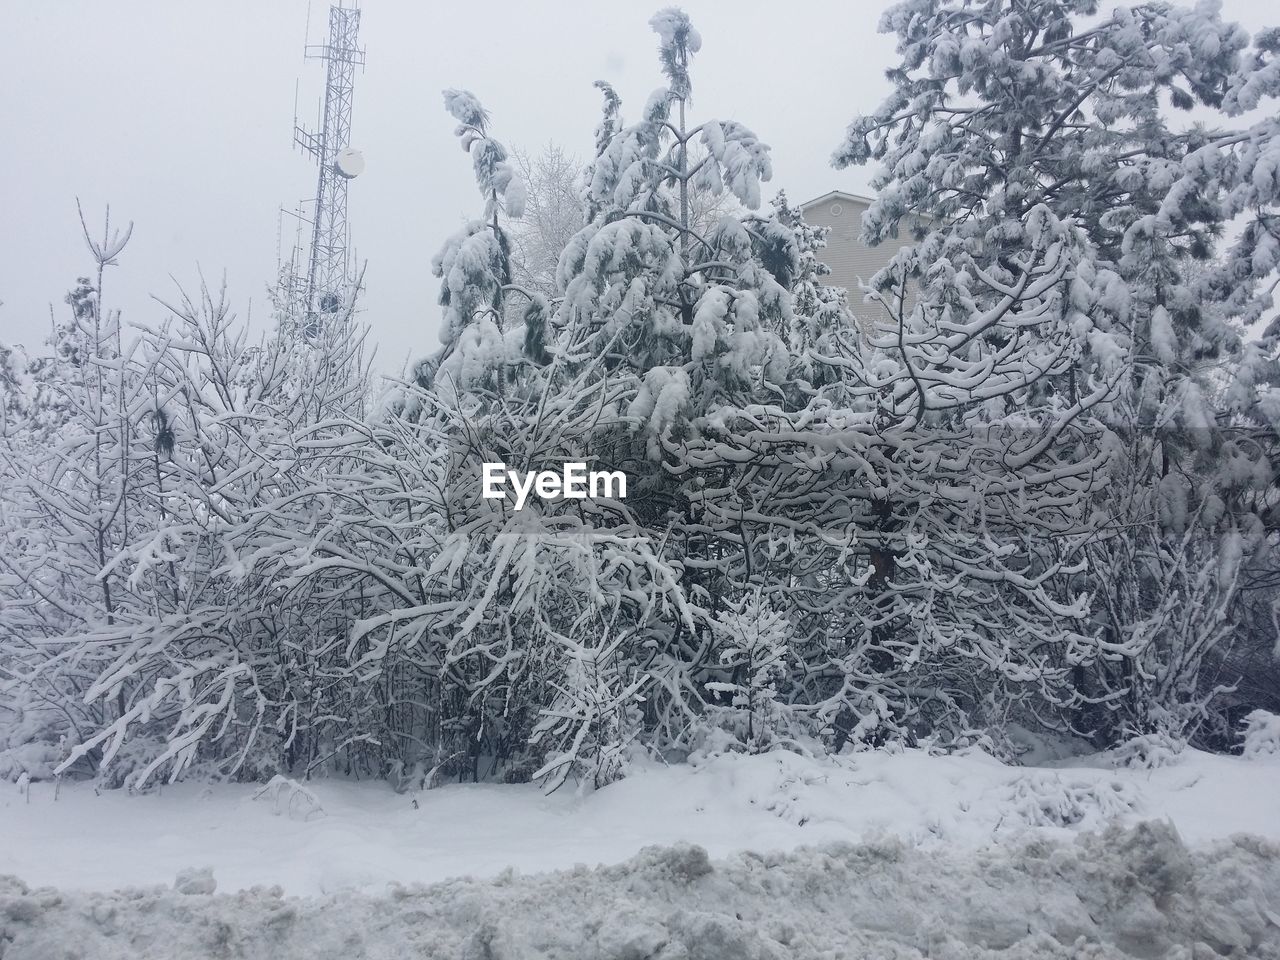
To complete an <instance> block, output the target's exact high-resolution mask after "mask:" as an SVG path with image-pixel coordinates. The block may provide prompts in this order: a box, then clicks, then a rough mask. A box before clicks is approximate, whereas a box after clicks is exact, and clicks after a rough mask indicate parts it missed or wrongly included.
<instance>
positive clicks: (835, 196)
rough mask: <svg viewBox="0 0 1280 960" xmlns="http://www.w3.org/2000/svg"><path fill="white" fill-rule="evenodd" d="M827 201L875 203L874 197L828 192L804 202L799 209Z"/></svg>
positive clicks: (839, 191) (837, 191) (834, 191)
mask: <svg viewBox="0 0 1280 960" xmlns="http://www.w3.org/2000/svg"><path fill="white" fill-rule="evenodd" d="M828 200H851V201H853V202H854V203H865V204H868V205H870V204H872V203H875V198H874V197H864V196H861V195H860V194H856V193H849V192H848V191H847V190H828V191H827V192H826V193H824V194H823V195H822V196H820V197H814V198H813V199H812V200H806V201H804V203H802V204H800V209H801V210H803V209H804V208H805V207H812V206H814V205H816V204H819V203H826V202H827V201H828Z"/></svg>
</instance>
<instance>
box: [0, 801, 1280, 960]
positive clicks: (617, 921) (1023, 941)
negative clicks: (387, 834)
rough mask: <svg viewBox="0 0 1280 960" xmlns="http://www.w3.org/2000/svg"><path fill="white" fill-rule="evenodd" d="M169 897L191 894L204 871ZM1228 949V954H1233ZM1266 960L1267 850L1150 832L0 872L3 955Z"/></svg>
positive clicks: (1270, 900)
mask: <svg viewBox="0 0 1280 960" xmlns="http://www.w3.org/2000/svg"><path fill="white" fill-rule="evenodd" d="M181 889H186V890H195V891H202V890H207V889H208V884H206V883H202V884H199V885H196V886H195V887H192V886H190V885H188V886H186V887H183V888H181ZM1233 951H1234V952H1233ZM1225 954H1230V955H1233V956H1249V957H1259V958H1269V957H1280V847H1277V846H1276V845H1274V844H1272V843H1270V842H1268V841H1265V840H1261V839H1258V838H1253V837H1248V836H1243V835H1241V836H1236V837H1234V838H1232V839H1231V840H1229V841H1221V842H1218V843H1215V844H1213V845H1211V846H1208V847H1205V848H1201V849H1188V848H1187V847H1186V846H1185V845H1184V844H1183V843H1182V841H1181V839H1180V838H1179V837H1178V835H1177V833H1176V831H1174V830H1173V829H1172V828H1171V827H1170V826H1168V825H1166V824H1161V823H1158V822H1148V823H1143V824H1139V825H1137V826H1136V827H1132V828H1119V827H1115V828H1112V829H1110V830H1107V831H1105V832H1102V833H1090V834H1083V835H1081V836H1079V837H1077V838H1076V839H1075V840H1073V841H1071V842H1056V841H1049V840H1037V841H1032V842H1030V843H1026V844H1023V845H1016V846H1015V845H1010V846H1001V847H995V848H991V849H988V850H985V851H980V852H976V853H975V852H972V851H971V852H967V853H963V854H957V853H956V852H954V851H945V850H932V851H930V850H924V849H919V848H911V847H908V846H906V845H904V844H902V843H901V842H900V841H897V840H885V841H880V842H873V843H863V844H830V845H826V846H822V847H816V848H802V849H800V850H797V851H794V852H792V853H788V854H777V855H760V854H754V853H744V854H739V855H736V856H733V857H730V858H728V859H725V860H722V861H712V860H710V859H709V858H708V856H707V853H706V851H705V850H703V849H702V848H701V847H698V846H693V845H689V844H678V845H675V846H670V847H648V848H646V849H645V850H643V851H641V853H640V854H639V855H638V856H636V857H634V858H632V859H631V860H629V861H627V862H626V863H623V864H620V865H617V866H611V867H600V868H597V869H594V870H588V869H586V868H585V867H577V868H575V869H572V870H567V871H561V872H558V873H549V874H542V875H536V876H527V877H525V876H519V875H517V874H516V873H515V872H514V871H508V872H507V873H505V874H503V875H501V876H499V877H497V878H494V879H491V880H474V879H460V880H453V881H449V882H446V883H440V884H435V885H432V886H414V887H395V888H393V889H392V890H391V892H390V893H389V894H387V895H384V896H379V897H370V896H364V895H360V894H347V895H342V896H335V897H322V898H287V897H284V896H282V894H281V892H280V889H279V888H278V887H276V888H270V889H268V888H262V887H259V888H255V889H252V890H249V891H244V892H241V893H237V894H233V895H219V894H208V893H202V892H191V893H183V892H179V891H176V890H165V889H160V888H153V889H134V890H125V891H119V892H113V893H59V892H57V891H55V890H52V889H38V890H31V889H28V888H27V887H26V886H25V885H24V884H23V883H21V882H20V881H18V880H16V879H13V878H4V879H0V957H3V960H46V958H49V957H55V956H58V957H62V956H76V957H91V958H126V957H127V958H136V957H143V958H145V957H165V958H172V960H186V958H192V960H194V958H205V957H226V956H234V957H246V958H256V957H262V958H268V957H269V958H272V960H277V958H291V957H298V958H302V957H305V958H307V960H323V958H329V957H333V958H349V957H368V958H382V957H387V958H390V957H405V956H414V957H441V958H444V957H448V958H460V960H481V958H488V960H540V958H551V957H574V958H579V957H580V958H599V960H644V958H653V960H676V958H680V960H774V958H778V960H781V958H802V957H814V958H816V957H871V956H875V957H885V958H899V960H906V958H917V957H925V956H928V957H941V958H948V960H961V958H970V957H974V958H976V957H985V958H995V957H1000V958H1015V957H1016V958H1031V957H1037V958H1040V957H1064V958H1065V957H1091V958H1124V957H1142V958H1147V957H1151V958H1154V957H1169V958H1179V957H1180V958H1186V960H1191V958H1203V957H1211V956H1220V955H1225Z"/></svg>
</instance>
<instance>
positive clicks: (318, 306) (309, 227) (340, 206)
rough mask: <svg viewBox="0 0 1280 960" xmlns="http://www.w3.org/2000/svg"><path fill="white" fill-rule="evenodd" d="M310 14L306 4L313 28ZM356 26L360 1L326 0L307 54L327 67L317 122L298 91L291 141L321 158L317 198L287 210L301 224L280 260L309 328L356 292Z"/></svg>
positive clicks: (288, 293) (286, 287) (284, 288)
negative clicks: (351, 215) (303, 119)
mask: <svg viewBox="0 0 1280 960" xmlns="http://www.w3.org/2000/svg"><path fill="white" fill-rule="evenodd" d="M309 21H310V12H309V11H308V31H309V29H310V22H309ZM359 32H360V9H359V7H358V6H356V5H355V4H354V3H352V4H350V5H348V4H347V3H346V2H345V0H339V2H338V3H336V4H334V5H333V6H331V7H329V40H328V43H324V44H310V43H309V44H307V45H306V47H305V56H306V59H308V60H319V61H321V62H322V63H323V64H324V67H325V88H324V99H323V100H322V101H321V104H320V113H319V116H318V118H317V120H318V123H317V126H316V128H315V129H314V130H308V129H307V128H305V127H303V126H302V125H301V124H300V123H299V122H298V118H297V102H296V93H295V104H294V121H293V142H294V144H295V145H296V146H298V147H301V148H302V151H303V152H304V153H306V154H308V155H309V156H311V157H312V158H313V159H314V160H315V161H316V166H317V167H318V168H319V169H318V174H317V177H316V192H315V198H314V199H313V200H310V201H304V202H303V203H301V204H299V205H298V208H297V210H296V211H289V213H290V215H291V216H293V217H295V218H296V219H297V221H298V224H299V231H298V235H297V237H296V239H295V243H294V253H293V257H292V259H291V260H290V262H289V263H287V264H283V263H282V265H281V269H280V287H281V291H280V292H281V295H282V298H283V299H285V300H286V301H287V302H288V303H289V305H290V306H291V307H292V308H293V309H294V310H296V312H297V314H299V315H300V317H305V318H306V319H305V323H306V327H307V328H308V329H309V330H311V329H315V328H316V327H317V326H318V324H317V321H318V320H320V319H323V317H325V316H326V315H332V314H336V313H338V312H339V311H341V310H342V309H343V308H344V307H345V306H346V304H347V302H348V300H349V298H350V297H351V295H352V294H353V293H354V291H353V289H352V287H353V286H354V284H355V277H354V276H353V274H352V269H351V267H352V264H351V251H350V242H351V230H350V225H349V223H348V222H347V187H348V186H349V185H350V183H351V181H352V180H354V179H355V178H356V177H358V176H359V175H360V174H361V173H363V172H364V157H363V156H362V154H361V153H360V151H359V150H356V149H355V148H353V147H352V146H351V101H352V93H353V91H354V89H355V74H356V68H357V67H360V68H361V69H362V70H363V68H364V49H363V48H362V47H360V46H359V44H358V42H357V41H358V36H359ZM284 212H285V211H281V213H282V215H283V213H284ZM281 222H282V223H283V216H282V218H281ZM281 233H283V228H282V229H281ZM304 233H309V237H307V240H309V246H308V250H307V254H306V270H305V273H304V272H301V270H300V267H301V261H302V245H303V235H304ZM282 259H283V258H282Z"/></svg>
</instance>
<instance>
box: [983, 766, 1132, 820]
mask: <svg viewBox="0 0 1280 960" xmlns="http://www.w3.org/2000/svg"><path fill="white" fill-rule="evenodd" d="M999 802H1000V804H1001V811H1002V812H1001V815H1000V823H1001V824H1003V823H1005V822H1006V821H1009V820H1012V821H1014V822H1016V823H1018V824H1021V825H1026V826H1032V827H1081V828H1084V829H1098V830H1100V829H1102V828H1103V827H1105V826H1107V825H1108V824H1110V823H1111V822H1112V821H1113V820H1115V819H1116V818H1118V817H1120V816H1123V815H1125V814H1127V813H1129V812H1130V811H1132V810H1133V809H1134V808H1136V806H1137V804H1138V796H1137V793H1136V792H1135V791H1134V789H1133V787H1132V786H1130V785H1129V784H1128V783H1125V782H1122V781H1120V780H1111V781H1103V782H1101V783H1087V782H1080V781H1076V782H1072V781H1069V780H1064V779H1063V778H1062V777H1061V776H1060V775H1058V774H1053V773H1034V774H1029V775H1027V776H1024V777H1019V778H1018V779H1017V780H1015V781H1013V783H1011V784H1010V785H1009V787H1008V790H1007V795H1006V796H1005V797H1004V798H1003V799H1001V800H1000V801H999Z"/></svg>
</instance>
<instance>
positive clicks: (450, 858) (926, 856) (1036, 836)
mask: <svg viewBox="0 0 1280 960" xmlns="http://www.w3.org/2000/svg"><path fill="white" fill-rule="evenodd" d="M1080 762H1081V761H1075V763H1076V764H1079V763H1080ZM308 788H309V789H310V791H311V792H312V793H313V794H314V797H315V800H316V801H318V803H319V805H320V808H322V809H312V807H311V804H310V803H309V802H307V800H306V798H305V797H293V798H289V797H288V796H284V795H281V796H280V797H275V798H273V797H271V796H267V797H261V798H259V799H254V795H255V793H258V792H259V791H260V789H261V788H260V787H253V786H247V785H224V786H216V787H210V786H203V785H198V784H181V785H178V786H174V787H166V788H165V789H164V790H163V791H162V792H160V793H158V794H148V795H142V796H133V797H130V796H127V795H125V794H123V793H121V792H119V791H116V792H111V793H103V794H101V795H95V794H94V792H93V790H92V788H91V787H89V786H87V785H83V784H72V785H63V787H62V789H61V791H60V795H59V797H58V799H57V800H56V802H55V800H54V797H53V790H54V788H53V786H52V785H51V784H40V783H37V784H34V785H32V786H31V788H30V792H29V797H28V796H27V795H24V794H22V793H20V792H19V791H18V790H17V789H16V788H15V787H13V786H6V787H4V788H3V789H4V792H3V793H0V874H11V875H13V876H15V877H18V878H21V881H22V882H23V883H25V884H26V885H29V887H30V888H37V887H46V886H47V887H56V888H58V889H59V891H60V893H58V894H56V895H55V894H53V893H51V892H48V891H46V892H43V893H41V892H39V891H35V892H32V891H27V888H26V887H23V886H22V885H21V884H19V883H18V882H17V881H10V882H9V883H8V886H7V887H5V886H4V885H3V884H0V928H2V929H0V957H3V958H4V960H16V958H25V957H49V956H60V955H62V952H61V947H60V944H61V943H62V940H64V939H65V941H66V943H68V944H73V945H80V946H77V947H76V949H81V950H83V951H84V952H82V953H79V954H76V953H74V952H73V953H72V955H82V956H88V957H97V956H117V955H118V956H166V957H170V956H172V957H180V956H191V957H204V956H217V955H224V954H228V955H240V954H244V955H247V956H259V955H262V956H268V955H271V956H294V955H297V956H303V955H306V956H308V957H327V956H335V957H336V956H353V957H354V956H401V955H414V956H417V955H423V956H450V957H455V956H456V957H476V958H482V957H494V958H497V957H508V958H512V957H514V958H534V957H544V956H545V957H552V956H564V957H569V956H574V957H577V956H593V955H594V956H600V957H617V958H625V957H634V958H637V960H638V958H644V957H664V958H666V957H670V958H675V957H697V956H704V957H725V958H729V957H774V956H778V957H784V956H785V957H790V956H832V957H834V956H840V955H843V956H846V957H860V956H872V955H875V956H886V957H914V956H919V955H926V956H934V957H969V956H988V955H992V956H1026V957H1032V956H1077V955H1080V956H1097V957H1109V956H1129V955H1131V956H1153V957H1154V956H1178V955H1179V954H1177V953H1170V952H1169V951H1170V950H1172V949H1173V947H1174V946H1175V945H1176V944H1183V945H1185V946H1186V947H1187V948H1188V950H1190V948H1191V945H1192V944H1193V943H1194V942H1196V941H1203V942H1205V943H1207V944H1211V945H1216V947H1223V946H1224V945H1226V946H1231V945H1235V946H1237V947H1241V948H1244V949H1245V952H1244V953H1243V954H1240V955H1243V956H1259V957H1263V956H1275V957H1280V848H1277V847H1276V846H1275V845H1274V843H1275V842H1276V841H1280V758H1276V757H1263V758H1259V759H1254V760H1247V759H1242V758H1238V757H1225V756H1214V755H1209V754H1204V753H1199V752H1195V751H1186V752H1184V753H1183V754H1182V755H1181V756H1180V757H1178V758H1176V760H1175V761H1174V762H1173V763H1171V764H1169V765H1166V766H1161V767H1158V768H1156V769H1151V770H1144V769H1128V768H1120V769H1114V768H1112V767H1110V766H1109V765H1107V764H1106V763H1105V762H1104V761H1103V760H1102V759H1098V760H1097V761H1096V765H1075V766H1056V767H1011V766H1006V765H1003V764H1001V763H999V762H997V761H996V760H994V759H991V758H990V757H988V756H986V755H984V754H982V753H979V752H974V753H971V754H968V755H964V756H955V755H952V756H929V755H927V754H926V753H925V752H923V751H920V750H908V751H906V752H903V753H899V754H887V753H882V752H876V753H866V754H858V755H855V756H851V757H850V756H846V757H842V758H839V759H838V760H816V759H811V758H806V757H801V756H797V755H795V754H790V753H773V754H768V755H765V756H759V757H747V756H721V757H717V758H714V759H712V760H709V761H706V762H704V763H701V764H699V765H697V766H673V767H662V766H658V765H653V766H648V767H642V768H639V769H636V770H634V771H633V773H632V775H631V776H629V777H628V778H627V779H625V780H623V781H621V782H619V783H616V784H614V785H612V786H609V787H607V788H605V789H603V790H600V791H598V792H595V793H589V794H586V795H583V796H577V795H574V794H572V793H570V792H569V791H568V790H565V791H561V792H560V793H558V794H555V795H552V796H550V797H548V796H544V795H543V794H542V793H541V792H540V791H539V790H538V789H537V788H536V787H533V786H500V785H487V784H480V785H468V784H462V785H449V786H445V787H442V788H440V789H437V790H433V791H429V792H426V793H421V794H418V795H416V796H409V795H403V794H396V793H394V792H393V791H392V790H390V789H389V788H388V787H386V786H385V785H383V784H378V783H351V782H339V781H325V780H321V781H318V782H313V783H311V784H309V785H308ZM1152 820H1155V821H1161V823H1157V824H1155V825H1148V826H1143V827H1138V828H1137V829H1136V831H1135V830H1133V829H1128V830H1122V829H1120V828H1122V827H1124V828H1133V827H1134V826H1135V825H1137V824H1140V823H1142V822H1143V821H1152ZM1108 827H1113V832H1112V833H1110V834H1106V833H1104V832H1103V831H1105V830H1106V829H1107V828H1108ZM1242 833H1246V834H1252V835H1255V836H1256V837H1261V838H1265V840H1259V839H1241V838H1237V839H1235V840H1229V839H1227V838H1229V837H1232V835H1236V834H1242ZM1267 841H1270V843H1269V842H1267ZM690 843H692V844H697V845H698V847H699V848H700V849H701V850H705V851H706V852H707V853H708V854H709V855H710V856H711V857H712V858H715V861H714V863H709V862H707V861H706V859H705V858H706V854H702V853H700V852H699V850H692V849H690V848H689V847H688V846H687V844H690ZM681 844H685V846H681ZM1184 844H1185V846H1184ZM653 845H659V846H660V847H661V849H657V848H653V849H647V850H644V852H643V853H641V851H642V849H643V848H650V847H653ZM637 854H639V856H638V858H636V859H630V858H633V857H637ZM624 861H629V862H626V863H624ZM596 864H605V865H608V866H606V867H604V868H602V869H600V870H591V869H588V867H589V866H594V865H596ZM584 865H586V866H584ZM205 867H208V868H211V870H212V877H213V880H214V881H216V885H217V886H216V889H217V891H218V895H217V896H212V897H210V896H206V895H204V891H207V890H209V889H211V887H212V884H211V883H209V882H208V880H207V878H206V877H205V876H204V875H203V874H201V873H200V872H199V871H200V869H201V868H205ZM192 868H195V873H194V874H191V875H190V876H189V877H188V879H187V880H186V881H184V883H183V884H182V886H183V888H184V889H186V890H189V891H194V892H195V893H194V894H193V895H190V896H187V895H183V894H181V893H172V892H159V891H157V890H155V889H154V888H155V887H159V886H163V887H165V888H166V890H167V889H168V888H171V887H172V886H173V883H174V879H175V877H176V876H177V875H178V874H180V873H182V872H184V871H190V870H191V869H192ZM554 870H564V871H567V872H566V873H564V874H560V875H543V876H537V875H536V874H545V872H546V871H554ZM531 874H534V875H533V876H530V875H531ZM684 874H691V876H684ZM459 877H471V878H474V879H470V880H450V881H449V882H445V883H443V884H442V885H440V886H437V887H433V888H432V889H431V890H429V891H428V890H425V889H417V888H414V885H417V884H424V883H440V882H441V881H446V880H448V878H459ZM192 878H194V879H192ZM272 886H277V887H279V888H280V889H279V890H276V891H269V890H266V889H265V888H269V887H272ZM126 887H135V888H143V887H151V888H153V889H152V890H151V891H150V892H147V893H145V894H144V893H141V892H139V891H136V890H135V891H134V892H132V893H120V892H113V893H106V892H105V891H119V890H120V888H126ZM254 887H257V888H258V889H256V890H252V891H250V888H254ZM24 891H26V892H24ZM236 891H249V892H245V893H241V894H237V895H236V896H231V897H228V896H222V894H228V893H234V892H236ZM281 892H283V893H284V894H285V895H290V896H295V897H302V898H306V899H288V898H287V897H286V899H281V897H280V894H281ZM1215 898H1216V899H1215ZM1210 901H1212V903H1210ZM1219 901H1221V902H1219ZM1228 902H1229V903H1228ZM1224 904H1227V905H1226V906H1224ZM6 911H7V913H6ZM1197 924H1198V925H1199V926H1197ZM1215 924H1216V925H1217V926H1215ZM313 928H314V936H313V935H312V934H308V933H305V931H307V930H312V929H313ZM486 931H488V932H486ZM1077 936H1083V937H1085V938H1086V939H1087V940H1088V941H1089V942H1093V941H1095V940H1101V941H1103V942H1107V943H1112V944H1116V945H1118V946H1117V948H1116V949H1118V950H1123V951H1124V952H1122V953H1121V952H1106V951H1105V950H1104V951H1102V952H1096V953H1083V954H1076V953H1071V952H1069V951H1068V950H1067V949H1066V948H1065V947H1063V948H1061V952H1054V951H1055V950H1058V949H1059V948H1058V947H1051V946H1050V944H1051V943H1064V944H1070V943H1072V941H1073V940H1074V939H1075V938H1076V937H1077ZM476 937H479V939H478V940H477V939H474V938H476ZM6 938H8V939H9V941H10V942H9V943H8V947H7V949H6V945H5V943H6ZM42 938H44V939H42ZM60 938H62V939H60ZM139 938H141V939H139ZM148 938H150V939H148ZM219 938H221V939H219ZM237 938H239V939H237ZM468 938H472V940H468ZM486 938H488V939H487V940H486ZM948 938H951V941H954V942H950V941H949V940H948ZM1046 938H1047V939H1046ZM1268 938H1270V939H1268ZM240 940H243V942H240ZM472 941H474V942H472ZM481 941H484V943H482V942H481ZM148 943H149V944H150V946H148ZM410 943H412V944H413V947H412V949H410V948H409V947H408V946H406V945H407V944H410ZM468 943H471V946H470V947H468V946H467V944H468ZM485 943H488V946H486V945H485ZM842 943H843V944H845V952H844V953H843V954H840V953H838V952H829V951H831V950H836V949H837V947H838V946H839V945H840V944H842ZM237 944H238V945H237ZM344 944H347V946H345V947H344ZM352 944H358V945H357V946H354V947H353V946H352ZM397 944H399V945H401V946H403V947H404V949H403V952H399V950H398V948H397V947H396V945H397ZM538 944H541V946H538ZM628 944H629V945H628ZM663 944H665V945H666V946H662V945H663ZM948 944H950V945H948ZM983 944H987V945H988V946H989V947H990V948H992V949H993V950H996V951H997V952H996V953H992V954H987V953H985V952H982V951H981V949H980V948H981V947H982V945H983ZM1144 944H1146V946H1144ZM1268 944H1269V945H1268ZM85 945H88V946H85ZM575 945H576V946H575ZM428 947H430V949H428ZM677 947H679V950H684V951H685V952H683V953H682V952H679V950H678V949H677ZM660 948H661V949H660ZM971 948H972V950H976V951H978V952H970V951H971ZM1107 949H1110V948H1107ZM113 950H114V951H117V952H115V953H113V952H112V951H113ZM148 950H150V951H152V952H148ZM237 950H238V951H240V953H237ZM344 950H345V951H346V952H344ZM413 950H419V951H421V952H420V953H413ZM663 950H665V951H666V952H661V951H663ZM877 950H878V951H880V952H879V953H877V952H876V951H877ZM917 950H920V951H923V954H920V953H916V952H915V951H917ZM184 951H185V952H184ZM308 951H310V952H308ZM460 951H461V952H460ZM467 951H470V952H467ZM717 951H719V952H717ZM824 951H827V952H824ZM1267 951H1270V952H1267ZM1204 955H1205V956H1210V955H1212V954H1204ZM1182 956H1185V957H1186V958H1187V960H1191V958H1192V957H1195V958H1199V957H1200V956H1201V954H1200V953H1192V952H1187V953H1184V954H1182Z"/></svg>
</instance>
